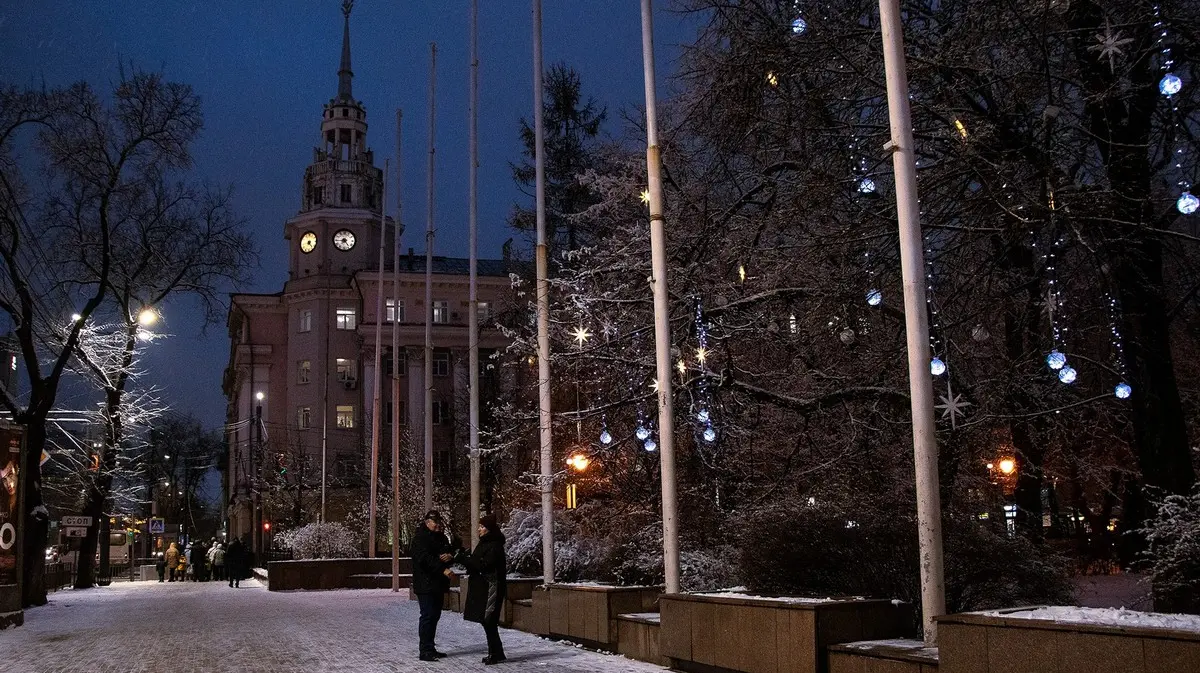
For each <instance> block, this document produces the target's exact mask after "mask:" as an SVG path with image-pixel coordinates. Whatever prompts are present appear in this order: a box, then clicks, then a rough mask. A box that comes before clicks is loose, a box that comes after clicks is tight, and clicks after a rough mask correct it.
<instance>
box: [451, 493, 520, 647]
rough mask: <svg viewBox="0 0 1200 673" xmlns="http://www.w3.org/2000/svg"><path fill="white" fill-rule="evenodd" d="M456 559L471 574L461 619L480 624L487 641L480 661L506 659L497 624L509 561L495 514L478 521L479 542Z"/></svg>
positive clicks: (502, 601) (505, 587) (503, 596)
mask: <svg viewBox="0 0 1200 673" xmlns="http://www.w3.org/2000/svg"><path fill="white" fill-rule="evenodd" d="M457 560H458V562H459V563H461V564H463V565H464V566H466V568H467V572H469V573H470V578H469V579H468V580H467V604H466V605H465V606H463V619H465V620H467V621H471V622H478V623H479V624H482V625H483V632H484V633H485V634H487V644H488V655H487V656H486V657H484V658H483V663H485V664H488V665H491V664H498V663H500V662H502V661H504V659H505V657H504V643H502V642H500V629H499V624H500V611H501V610H502V609H503V608H504V599H505V597H506V595H507V594H508V588H507V584H506V581H505V577H506V576H507V573H508V562H507V559H506V558H505V556H504V533H501V532H500V526H499V524H497V523H496V517H495V516H493V515H491V514H488V515H487V516H484V517H483V518H482V519H480V520H479V544H477V545H475V551H473V552H471V554H470V555H468V554H467V553H466V552H465V551H463V552H459V557H458V559H457Z"/></svg>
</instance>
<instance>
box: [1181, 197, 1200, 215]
mask: <svg viewBox="0 0 1200 673" xmlns="http://www.w3.org/2000/svg"><path fill="white" fill-rule="evenodd" d="M1175 208H1176V209H1178V210H1179V212H1181V213H1183V214H1184V215H1191V214H1192V213H1194V212H1196V209H1197V208H1200V199H1198V198H1196V197H1195V196H1192V193H1191V192H1184V193H1182V194H1180V195H1179V200H1178V201H1176V202H1175Z"/></svg>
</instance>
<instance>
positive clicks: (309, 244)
mask: <svg viewBox="0 0 1200 673" xmlns="http://www.w3.org/2000/svg"><path fill="white" fill-rule="evenodd" d="M316 247H317V235H316V234H314V233H313V232H311V231H306V232H304V235H303V236H301V237H300V252H312V251H313V250H315V249H316Z"/></svg>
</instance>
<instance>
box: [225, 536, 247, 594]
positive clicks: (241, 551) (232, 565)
mask: <svg viewBox="0 0 1200 673" xmlns="http://www.w3.org/2000/svg"><path fill="white" fill-rule="evenodd" d="M245 563H246V545H244V544H242V541H241V539H240V538H234V540H233V542H231V543H229V549H227V550H225V572H227V573H229V586H231V587H235V588H236V587H238V586H240V582H241V581H242V566H243V565H244V564H245Z"/></svg>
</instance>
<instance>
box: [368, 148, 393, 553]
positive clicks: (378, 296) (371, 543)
mask: <svg viewBox="0 0 1200 673" xmlns="http://www.w3.org/2000/svg"><path fill="white" fill-rule="evenodd" d="M387 182H388V162H387V160H384V162H383V185H382V186H381V188H380V195H379V204H380V205H379V281H378V284H377V286H376V287H375V380H374V381H372V384H373V385H372V386H371V388H372V391H371V393H372V395H373V398H372V400H371V507H370V514H369V516H368V519H369V521H368V523H367V558H375V549H376V547H375V520H376V512H375V509H376V505H377V503H378V497H379V440H380V433H381V432H383V425H382V422H383V418H382V416H383V260H384V257H383V253H384V250H386V247H385V245H384V241H385V239H387V207H386V206H385V205H384V204H386V203H387Z"/></svg>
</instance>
